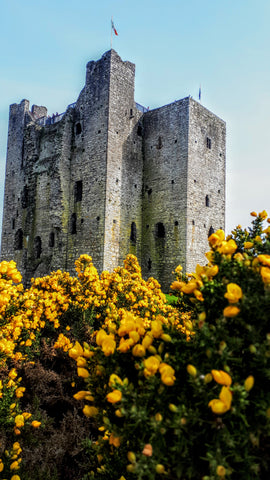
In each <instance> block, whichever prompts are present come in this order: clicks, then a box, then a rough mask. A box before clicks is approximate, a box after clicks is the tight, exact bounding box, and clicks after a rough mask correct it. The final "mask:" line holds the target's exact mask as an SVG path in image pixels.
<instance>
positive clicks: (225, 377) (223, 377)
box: [211, 370, 232, 387]
mask: <svg viewBox="0 0 270 480" xmlns="http://www.w3.org/2000/svg"><path fill="white" fill-rule="evenodd" d="M211 374H212V376H213V378H214V380H215V382H217V383H219V384H220V385H226V386H228V387H229V386H230V385H231V384H232V379H231V377H230V375H229V374H228V373H226V372H224V371H223V370H211Z"/></svg>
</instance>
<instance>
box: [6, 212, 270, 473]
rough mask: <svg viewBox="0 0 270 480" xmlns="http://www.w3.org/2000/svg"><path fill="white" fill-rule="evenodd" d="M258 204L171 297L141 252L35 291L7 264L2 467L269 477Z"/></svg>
mask: <svg viewBox="0 0 270 480" xmlns="http://www.w3.org/2000/svg"><path fill="white" fill-rule="evenodd" d="M252 215H253V216H254V220H253V222H252V228H251V229H250V230H249V231H246V230H242V229H241V227H237V228H236V229H235V231H234V232H232V235H231V236H230V237H227V238H226V239H225V236H224V232H222V231H221V230H218V231H217V232H216V233H214V234H212V235H211V236H210V238H209V243H210V247H211V250H210V252H208V253H207V254H206V256H207V259H208V265H207V266H205V267H201V266H197V268H196V272H194V274H192V275H190V276H187V277H185V276H184V275H182V272H181V267H180V266H179V267H177V268H176V270H175V275H176V280H175V281H174V282H173V284H172V287H171V288H172V296H171V301H167V300H166V297H165V295H163V293H162V292H161V290H160V288H159V285H158V283H157V281H156V280H154V279H152V278H151V279H149V280H148V281H144V280H143V279H142V278H141V271H140V267H139V265H138V262H137V260H136V258H135V257H134V256H133V255H129V256H128V257H127V259H126V261H125V264H124V267H118V268H116V269H115V270H114V271H113V272H112V273H109V272H103V273H102V274H101V275H100V276H99V275H98V273H97V271H96V269H95V267H94V266H93V264H92V261H91V258H90V257H89V256H87V255H83V256H81V257H80V258H79V260H78V261H77V262H76V270H77V278H75V277H71V276H70V275H69V274H68V273H65V272H60V271H58V272H54V273H52V274H51V275H49V276H47V277H44V278H38V279H35V280H33V282H32V286H31V288H30V289H28V290H24V289H23V287H22V286H21V284H20V283H19V282H20V280H21V277H20V274H19V273H18V272H17V270H16V266H15V264H14V262H9V263H8V262H2V263H1V264H0V275H1V278H0V308H1V310H0V322H1V323H0V378H1V381H0V396H1V399H0V472H1V473H0V478H3V479H6V480H28V479H31V480H43V479H44V480H45V479H46V480H47V479H49V478H50V479H52V480H54V479H55V480H56V479H58V480H63V479H65V480H66V479H67V480H69V479H72V480H79V479H80V480H90V479H98V480H103V479H104V480H105V479H106V480H132V479H134V480H136V479H137V480H157V479H177V478H178V479H192V480H196V479H198V480H199V479H200V480H210V479H211V480H217V479H219V480H222V479H223V480H224V479H225V480H226V479H231V480H236V479H237V480H244V479H245V480H253V479H254V480H255V479H256V480H259V479H260V480H261V479H267V478H268V472H269V464H270V453H269V446H270V445H269V444H270V428H269V422H270V393H269V392H270V389H269V376H270V373H269V372H270V371H269V356H270V351H269V346H270V329H269V316H270V226H268V228H266V227H265V228H264V224H265V220H266V219H267V214H266V212H265V211H263V212H261V213H260V214H259V215H256V214H255V213H254V212H253V213H252ZM267 222H268V223H270V219H267ZM1 475H2V477H1Z"/></svg>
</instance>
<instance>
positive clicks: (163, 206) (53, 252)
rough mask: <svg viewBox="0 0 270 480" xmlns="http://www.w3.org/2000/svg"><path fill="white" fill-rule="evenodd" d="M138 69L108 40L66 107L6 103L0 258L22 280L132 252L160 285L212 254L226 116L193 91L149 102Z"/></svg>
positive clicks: (221, 210)
mask: <svg viewBox="0 0 270 480" xmlns="http://www.w3.org/2000/svg"><path fill="white" fill-rule="evenodd" d="M134 79H135V65H134V64H132V63H130V62H127V61H122V60H121V58H120V57H119V56H118V54H117V53H116V52H115V51H114V50H110V51H108V52H106V53H105V54H104V55H103V56H102V58H101V59H100V60H98V61H96V62H94V61H91V62H89V63H88V64H87V71H86V83H85V86H84V88H83V89H82V91H81V93H80V95H79V97H78V100H77V102H76V103H74V104H71V105H69V106H68V108H67V110H66V112H65V113H63V114H60V115H58V114H56V115H55V116H53V117H48V116H47V109H46V108H45V107H42V106H37V105H33V106H32V108H31V110H29V101H28V100H22V102H21V103H20V104H13V105H11V106H10V118H9V133H8V150H7V163H6V181H5V197H4V214H3V228H2V247H1V258H2V260H4V259H5V260H11V259H14V260H15V261H16V263H17V266H18V268H19V270H20V271H21V272H22V274H23V276H24V282H25V284H29V282H30V279H31V277H36V276H43V275H45V274H48V273H50V272H51V271H52V270H57V269H62V270H67V271H69V272H71V273H74V261H75V260H76V259H77V258H78V257H79V255H80V254H82V253H87V254H89V255H91V256H92V258H93V262H94V265H95V266H96V267H97V269H98V270H99V272H101V271H102V270H112V269H113V268H114V267H115V266H117V265H120V264H121V263H122V261H123V259H124V258H125V257H126V255H127V254H128V253H133V254H135V255H136V256H137V257H138V260H139V262H140V264H141V267H142V273H143V276H144V277H145V278H148V277H149V276H154V277H155V278H157V279H158V280H159V281H160V283H161V285H162V287H163V289H165V291H166V290H168V287H169V284H170V282H171V281H172V279H173V277H172V271H173V270H174V268H175V267H176V266H177V265H179V264H181V265H182V266H183V269H184V270H185V271H188V272H190V271H193V270H194V268H195V267H196V264H197V263H201V264H205V262H206V260H205V256H204V253H205V252H206V251H207V250H208V236H209V234H210V233H211V232H212V231H213V230H216V229H217V228H224V221H225V220H224V219H225V154H226V150H225V142H226V125H225V122H224V121H223V120H221V119H220V118H218V117H217V116H216V115H214V114H213V113H211V112H210V111H209V110H207V109H206V108H204V107H203V106H202V105H201V104H200V103H198V102H196V101H195V100H194V99H192V98H191V97H187V98H184V99H182V100H179V101H175V102H173V103H171V104H170V105H165V106H163V107H160V108H156V109H154V110H148V109H146V108H144V107H142V106H141V105H139V104H137V103H135V101H134Z"/></svg>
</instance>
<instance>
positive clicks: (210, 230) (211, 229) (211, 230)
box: [208, 225, 215, 237]
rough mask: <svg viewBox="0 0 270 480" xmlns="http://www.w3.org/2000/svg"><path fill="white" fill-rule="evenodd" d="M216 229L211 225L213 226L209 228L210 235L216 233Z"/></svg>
mask: <svg viewBox="0 0 270 480" xmlns="http://www.w3.org/2000/svg"><path fill="white" fill-rule="evenodd" d="M214 231H215V230H214V229H213V227H212V225H211V227H210V228H209V232H208V237H210V235H212V233H214Z"/></svg>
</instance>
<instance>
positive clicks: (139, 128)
mask: <svg viewBox="0 0 270 480" xmlns="http://www.w3.org/2000/svg"><path fill="white" fill-rule="evenodd" d="M137 135H138V137H141V136H142V126H141V125H138V128H137Z"/></svg>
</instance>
